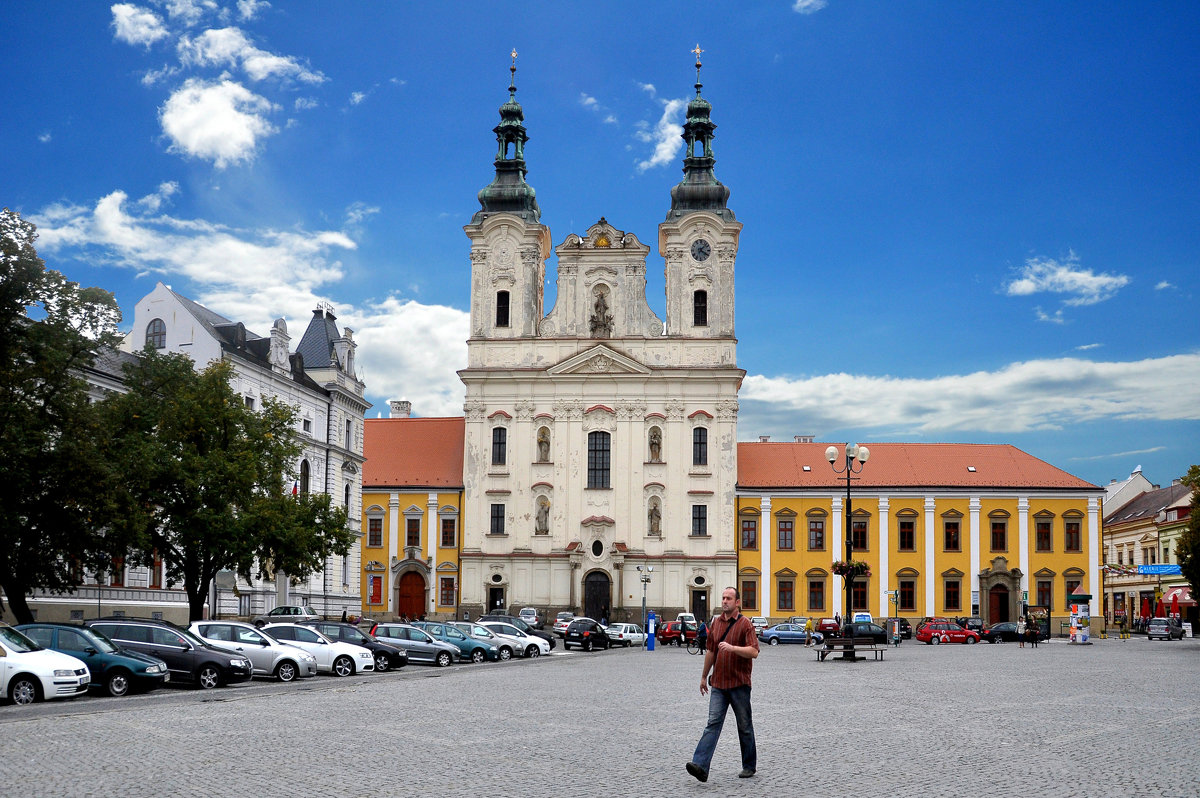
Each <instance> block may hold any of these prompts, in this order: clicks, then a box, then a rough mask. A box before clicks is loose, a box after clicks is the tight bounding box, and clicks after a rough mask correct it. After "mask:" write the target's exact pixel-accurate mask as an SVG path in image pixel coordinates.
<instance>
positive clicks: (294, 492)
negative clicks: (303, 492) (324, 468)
mask: <svg viewBox="0 0 1200 798" xmlns="http://www.w3.org/2000/svg"><path fill="white" fill-rule="evenodd" d="M299 493H300V480H296V481H295V482H293V483H292V495H293V496H296V495H298V494H299Z"/></svg>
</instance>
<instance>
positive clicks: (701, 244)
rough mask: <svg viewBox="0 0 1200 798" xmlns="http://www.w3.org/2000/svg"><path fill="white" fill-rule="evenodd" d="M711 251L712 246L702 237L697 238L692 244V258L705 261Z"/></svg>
mask: <svg viewBox="0 0 1200 798" xmlns="http://www.w3.org/2000/svg"><path fill="white" fill-rule="evenodd" d="M711 252H712V247H711V246H709V244H708V242H707V241H705V240H704V239H703V238H697V239H696V241H695V242H694V243H693V244H692V260H697V261H706V260H708V256H709V253H711Z"/></svg>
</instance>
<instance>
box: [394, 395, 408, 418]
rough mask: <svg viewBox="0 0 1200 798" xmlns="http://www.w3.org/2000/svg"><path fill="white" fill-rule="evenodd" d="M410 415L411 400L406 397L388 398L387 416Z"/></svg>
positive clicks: (402, 416)
mask: <svg viewBox="0 0 1200 798" xmlns="http://www.w3.org/2000/svg"><path fill="white" fill-rule="evenodd" d="M410 416H412V402H410V401H408V400H407V399H389V400H388V418H409V417H410Z"/></svg>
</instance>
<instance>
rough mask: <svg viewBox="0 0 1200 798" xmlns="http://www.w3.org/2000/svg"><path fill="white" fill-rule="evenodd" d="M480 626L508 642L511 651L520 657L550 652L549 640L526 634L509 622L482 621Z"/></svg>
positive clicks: (536, 655) (537, 655)
mask: <svg viewBox="0 0 1200 798" xmlns="http://www.w3.org/2000/svg"><path fill="white" fill-rule="evenodd" d="M480 626H483V627H484V628H486V629H488V630H489V631H490V632H492V634H494V635H496V637H497V638H499V639H500V640H504V641H505V642H508V643H510V644H511V645H512V647H513V653H514V654H519V655H520V656H522V657H540V656H542V655H543V654H549V653H550V642H549V641H548V640H543V639H542V638H540V637H534V636H533V635H527V634H525V633H524V632H522V631H521V630H520V629H518V628H517V627H515V626H513V625H512V624H510V623H500V622H498V621H483V622H481V623H480Z"/></svg>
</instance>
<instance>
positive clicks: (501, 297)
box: [496, 291, 508, 327]
mask: <svg viewBox="0 0 1200 798" xmlns="http://www.w3.org/2000/svg"><path fill="white" fill-rule="evenodd" d="M496 326H497V327H507V326H508V292H507V291H497V292H496Z"/></svg>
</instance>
